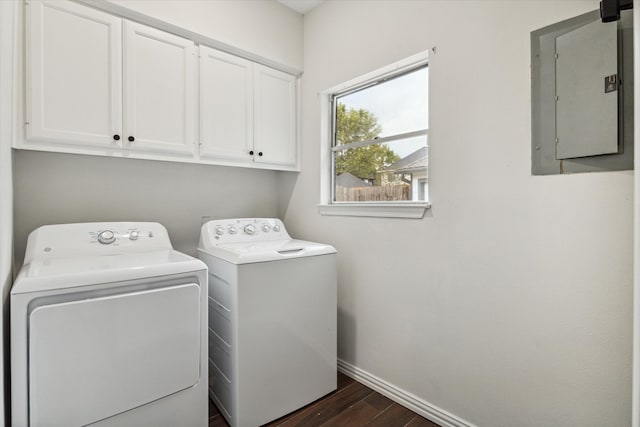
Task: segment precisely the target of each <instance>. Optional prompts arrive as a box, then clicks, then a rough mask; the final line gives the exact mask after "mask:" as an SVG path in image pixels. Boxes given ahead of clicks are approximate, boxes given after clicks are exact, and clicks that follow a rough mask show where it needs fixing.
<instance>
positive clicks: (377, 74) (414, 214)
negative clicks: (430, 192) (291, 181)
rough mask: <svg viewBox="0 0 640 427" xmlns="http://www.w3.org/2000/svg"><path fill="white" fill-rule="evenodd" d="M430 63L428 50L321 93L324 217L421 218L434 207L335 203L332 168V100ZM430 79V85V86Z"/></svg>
mask: <svg viewBox="0 0 640 427" xmlns="http://www.w3.org/2000/svg"><path fill="white" fill-rule="evenodd" d="M428 64H429V53H428V51H424V52H420V53H418V54H416V55H413V56H410V57H409V58H406V59H403V60H401V61H398V62H396V63H394V64H391V65H388V66H386V67H382V68H380V69H378V70H375V71H372V72H370V73H367V74H365V75H362V76H360V77H356V78H355V79H352V80H349V81H347V82H344V83H341V84H339V85H337V86H334V87H332V88H330V89H327V90H325V91H323V92H321V93H320V111H321V113H320V146H321V152H320V204H319V205H318V211H319V212H320V214H321V215H337V216H366V217H385V218H414V219H421V218H423V217H424V214H425V212H426V210H427V209H429V208H430V207H431V203H430V202H429V201H419V202H409V201H407V202H355V203H349V202H339V203H336V202H334V201H333V188H332V187H333V165H332V161H331V159H332V149H333V147H332V134H333V131H332V127H333V108H332V105H331V104H332V102H331V100H332V98H333V96H334V95H336V94H340V93H344V92H347V91H350V90H354V89H357V88H358V87H366V86H367V85H369V84H371V83H373V82H375V81H378V80H381V79H384V78H387V77H391V76H397V75H401V74H404V73H406V72H408V71H410V70H412V69H414V68H419V67H422V66H425V65H427V66H428ZM430 82H431V79H429V85H430V84H431V83H430Z"/></svg>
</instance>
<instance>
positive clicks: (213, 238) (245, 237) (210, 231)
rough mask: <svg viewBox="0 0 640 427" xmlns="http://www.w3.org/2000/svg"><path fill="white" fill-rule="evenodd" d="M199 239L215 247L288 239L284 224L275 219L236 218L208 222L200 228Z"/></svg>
mask: <svg viewBox="0 0 640 427" xmlns="http://www.w3.org/2000/svg"><path fill="white" fill-rule="evenodd" d="M202 231H203V232H202V234H201V239H203V238H204V239H206V240H207V241H208V242H204V243H205V244H208V245H212V246H216V245H220V244H229V243H243V242H252V241H262V240H281V239H290V237H289V234H288V233H287V230H286V229H285V228H284V224H282V221H280V220H279V219H277V218H238V219H220V220H213V221H209V222H207V223H206V224H204V225H203V226H202Z"/></svg>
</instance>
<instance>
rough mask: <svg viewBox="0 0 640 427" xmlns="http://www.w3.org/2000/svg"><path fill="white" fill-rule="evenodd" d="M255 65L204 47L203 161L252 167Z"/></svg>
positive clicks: (201, 117)
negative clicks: (208, 160)
mask: <svg viewBox="0 0 640 427" xmlns="http://www.w3.org/2000/svg"><path fill="white" fill-rule="evenodd" d="M252 149H253V64H252V63H251V62H249V61H247V60H245V59H242V58H239V57H237V56H233V55H229V54H227V53H224V52H220V51H218V50H215V49H211V48H209V47H207V46H200V158H202V159H213V160H218V161H220V162H223V163H227V162H228V163H230V164H244V165H245V166H246V165H249V164H250V163H251V161H252V155H251V154H250V153H251V151H252Z"/></svg>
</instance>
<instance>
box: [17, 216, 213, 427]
mask: <svg viewBox="0 0 640 427" xmlns="http://www.w3.org/2000/svg"><path fill="white" fill-rule="evenodd" d="M10 298H11V412H12V425H13V426H16V427H17V426H19V427H25V426H47V427H49V426H53V427H55V426H60V427H63V426H64V427H73V426H85V425H89V424H91V425H92V426H99V427H106V426H109V427H111V426H122V427H124V426H136V427H137V426H154V427H155V426H166V427H175V426H194V427H195V426H203V427H204V426H206V425H207V421H208V399H207V345H206V343H207V325H206V319H207V271H206V266H205V265H204V264H203V263H202V262H201V261H199V260H197V259H195V258H192V257H190V256H187V255H185V254H182V253H180V252H177V251H175V250H173V247H172V246H171V242H170V241H169V236H168V234H167V230H166V229H165V228H164V227H163V226H162V225H160V224H157V223H148V222H136V223H134V222H115V223H86V224H65V225H50V226H43V227H40V228H38V229H36V230H35V231H33V232H32V233H31V234H30V235H29V239H28V242H27V249H26V254H25V260H24V266H23V267H22V269H21V270H20V273H19V274H18V277H17V279H16V281H15V283H14V285H13V288H12V290H11V296H10Z"/></svg>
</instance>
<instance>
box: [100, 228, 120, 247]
mask: <svg viewBox="0 0 640 427" xmlns="http://www.w3.org/2000/svg"><path fill="white" fill-rule="evenodd" d="M115 241H116V235H115V233H114V232H113V231H111V230H104V231H102V232H101V233H100V234H98V242H100V243H102V244H103V245H109V244H111V243H113V242H115Z"/></svg>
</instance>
